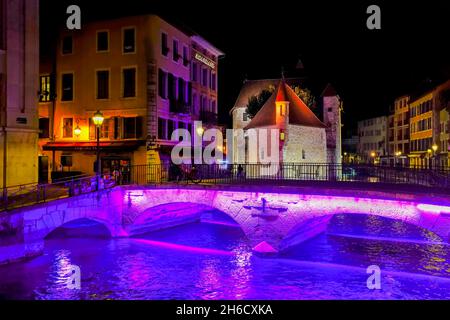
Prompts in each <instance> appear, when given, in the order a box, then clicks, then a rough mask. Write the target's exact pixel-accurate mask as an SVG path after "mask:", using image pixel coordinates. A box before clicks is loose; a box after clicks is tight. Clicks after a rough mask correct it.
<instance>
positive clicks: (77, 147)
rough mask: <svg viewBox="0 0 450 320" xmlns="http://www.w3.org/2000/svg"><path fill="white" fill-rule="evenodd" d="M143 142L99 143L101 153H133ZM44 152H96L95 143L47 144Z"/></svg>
mask: <svg viewBox="0 0 450 320" xmlns="http://www.w3.org/2000/svg"><path fill="white" fill-rule="evenodd" d="M144 145H145V141H144V140H126V141H100V150H101V151H133V150H136V149H137V148H138V147H140V146H144ZM42 149H43V150H44V151H96V150H97V142H94V141H92V142H91V141H90V142H48V143H47V144H45V145H44V146H43V147H42Z"/></svg>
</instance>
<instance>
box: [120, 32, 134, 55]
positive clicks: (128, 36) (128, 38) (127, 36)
mask: <svg viewBox="0 0 450 320" xmlns="http://www.w3.org/2000/svg"><path fill="white" fill-rule="evenodd" d="M135 31H136V30H135V29H134V28H127V29H124V30H123V53H134V52H135V50H136V44H135V42H136V39H135V37H136V32H135Z"/></svg>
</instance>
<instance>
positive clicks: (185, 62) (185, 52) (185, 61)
mask: <svg viewBox="0 0 450 320" xmlns="http://www.w3.org/2000/svg"><path fill="white" fill-rule="evenodd" d="M188 65H189V52H188V47H186V46H183V66H185V67H187V66H188Z"/></svg>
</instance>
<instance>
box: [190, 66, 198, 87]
mask: <svg viewBox="0 0 450 320" xmlns="http://www.w3.org/2000/svg"><path fill="white" fill-rule="evenodd" d="M191 79H192V81H195V82H197V81H198V65H197V63H196V62H192V76H191Z"/></svg>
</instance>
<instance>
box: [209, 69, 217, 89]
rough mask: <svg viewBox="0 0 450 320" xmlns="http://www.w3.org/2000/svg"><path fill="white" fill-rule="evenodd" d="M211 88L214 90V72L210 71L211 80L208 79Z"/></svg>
mask: <svg viewBox="0 0 450 320" xmlns="http://www.w3.org/2000/svg"><path fill="white" fill-rule="evenodd" d="M210 86H211V90H214V91H216V73H215V72H211V81H210Z"/></svg>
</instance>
